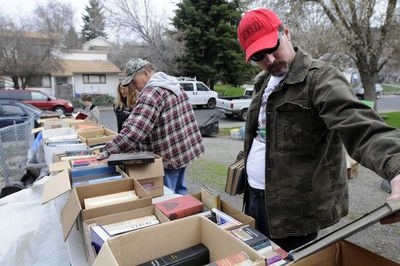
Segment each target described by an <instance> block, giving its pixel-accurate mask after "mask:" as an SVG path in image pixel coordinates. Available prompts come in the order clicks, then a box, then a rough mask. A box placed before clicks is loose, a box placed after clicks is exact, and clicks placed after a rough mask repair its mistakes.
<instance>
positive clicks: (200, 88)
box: [197, 83, 208, 91]
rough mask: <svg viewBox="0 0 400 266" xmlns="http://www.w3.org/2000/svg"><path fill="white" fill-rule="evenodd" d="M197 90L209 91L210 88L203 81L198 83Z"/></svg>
mask: <svg viewBox="0 0 400 266" xmlns="http://www.w3.org/2000/svg"><path fill="white" fill-rule="evenodd" d="M197 91H208V88H207V86H206V85H204V84H203V83H197Z"/></svg>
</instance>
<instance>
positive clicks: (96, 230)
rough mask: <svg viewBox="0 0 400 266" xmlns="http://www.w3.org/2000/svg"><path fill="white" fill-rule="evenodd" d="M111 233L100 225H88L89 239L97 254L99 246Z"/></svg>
mask: <svg viewBox="0 0 400 266" xmlns="http://www.w3.org/2000/svg"><path fill="white" fill-rule="evenodd" d="M110 237H111V235H110V234H108V232H107V231H106V230H105V229H104V228H103V226H101V225H92V226H90V239H91V243H92V245H93V247H94V249H95V251H96V254H99V251H100V249H101V246H103V244H104V242H105V241H107V239H108V238H110Z"/></svg>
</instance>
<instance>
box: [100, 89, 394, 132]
mask: <svg viewBox="0 0 400 266" xmlns="http://www.w3.org/2000/svg"><path fill="white" fill-rule="evenodd" d="M378 111H379V112H394V111H400V95H382V96H381V98H380V99H379V100H378ZM218 112H220V111H219V109H203V108H194V113H195V116H196V119H197V122H198V123H199V125H200V126H201V125H202V124H204V123H206V122H207V120H209V119H210V118H211V116H212V115H215V114H217V113H218ZM219 121H220V123H219V126H220V127H221V128H233V127H241V126H242V125H244V122H242V121H239V120H238V119H236V118H227V117H225V116H224V115H223V114H222V115H221V116H220V117H219ZM100 123H101V124H103V125H104V126H105V127H107V128H109V129H111V130H114V131H117V120H116V118H115V114H114V112H113V110H112V108H111V107H109V108H101V112H100Z"/></svg>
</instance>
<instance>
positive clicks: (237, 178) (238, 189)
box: [225, 159, 245, 196]
mask: <svg viewBox="0 0 400 266" xmlns="http://www.w3.org/2000/svg"><path fill="white" fill-rule="evenodd" d="M244 177H245V176H244V160H243V159H242V160H239V161H236V162H234V163H233V164H231V165H230V166H229V167H228V173H227V177H226V184H225V192H226V193H228V194H229V195H232V196H234V195H236V194H240V193H242V192H243V191H244V183H245V180H244Z"/></svg>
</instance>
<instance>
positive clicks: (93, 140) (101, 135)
mask: <svg viewBox="0 0 400 266" xmlns="http://www.w3.org/2000/svg"><path fill="white" fill-rule="evenodd" d="M116 135H117V133H116V132H114V131H111V130H109V129H106V128H104V129H98V130H91V131H88V132H81V133H79V134H78V136H79V138H80V139H81V141H82V142H84V143H86V144H87V145H88V146H93V145H98V144H104V143H107V142H109V141H111V140H112V139H113V138H114V137H115V136H116Z"/></svg>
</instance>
